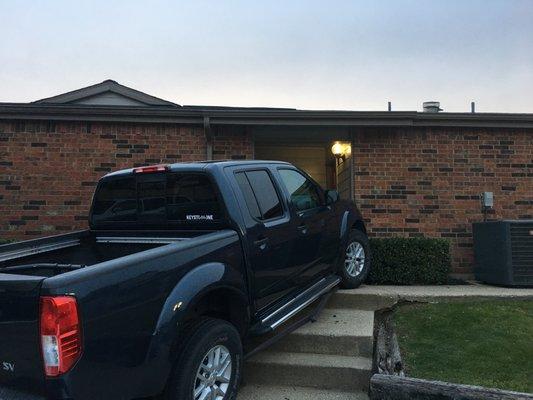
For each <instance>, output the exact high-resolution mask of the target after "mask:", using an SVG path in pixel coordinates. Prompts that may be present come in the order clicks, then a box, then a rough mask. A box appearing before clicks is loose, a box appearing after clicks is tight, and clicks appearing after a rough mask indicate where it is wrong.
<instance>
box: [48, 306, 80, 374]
mask: <svg viewBox="0 0 533 400" xmlns="http://www.w3.org/2000/svg"><path fill="white" fill-rule="evenodd" d="M41 346H42V352H43V359H44V370H45V374H46V376H58V375H61V374H64V373H65V372H67V371H69V370H70V369H71V368H72V367H73V366H74V364H75V363H76V361H78V359H79V358H80V355H81V326H80V319H79V314H78V305H77V303H76V299H75V298H74V297H71V296H57V297H41Z"/></svg>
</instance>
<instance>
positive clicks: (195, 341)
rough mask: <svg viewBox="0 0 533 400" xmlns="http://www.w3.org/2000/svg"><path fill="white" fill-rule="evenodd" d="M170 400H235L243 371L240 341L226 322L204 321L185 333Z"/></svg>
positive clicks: (235, 331) (171, 382)
mask: <svg viewBox="0 0 533 400" xmlns="http://www.w3.org/2000/svg"><path fill="white" fill-rule="evenodd" d="M183 337H184V339H185V341H184V343H183V347H182V349H183V350H182V354H181V356H180V357H179V360H178V362H177V363H176V366H175V368H174V372H173V375H172V377H171V379H170V381H169V384H168V388H167V399H168V400H233V399H235V397H236V395H237V389H238V386H239V381H240V377H241V369H242V365H241V364H242V344H241V338H240V335H239V333H238V332H237V330H236V329H235V328H234V327H233V325H231V324H229V323H228V322H226V321H222V320H218V319H214V318H205V319H202V320H199V321H198V322H196V323H195V324H194V325H192V326H191V327H190V328H189V329H188V330H187V332H186V333H185V334H184V336H183Z"/></svg>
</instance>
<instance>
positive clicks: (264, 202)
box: [235, 171, 283, 220]
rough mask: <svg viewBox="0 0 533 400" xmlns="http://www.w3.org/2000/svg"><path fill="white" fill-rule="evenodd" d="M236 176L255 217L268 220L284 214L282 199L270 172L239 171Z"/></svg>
mask: <svg viewBox="0 0 533 400" xmlns="http://www.w3.org/2000/svg"><path fill="white" fill-rule="evenodd" d="M235 178H236V179H237V183H238V184H239V187H240V188H241V190H242V192H243V195H244V198H245V200H246V205H247V206H248V210H250V214H251V215H252V216H253V217H254V218H257V219H259V220H268V219H273V218H277V217H281V216H282V215H283V208H282V206H281V201H280V199H279V196H278V193H277V192H276V189H275V188H274V184H273V183H272V180H271V179H270V175H268V172H266V171H246V172H238V173H236V174H235Z"/></svg>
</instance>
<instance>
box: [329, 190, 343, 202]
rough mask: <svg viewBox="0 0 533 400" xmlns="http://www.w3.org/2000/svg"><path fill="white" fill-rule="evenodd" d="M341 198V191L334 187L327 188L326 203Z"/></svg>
mask: <svg viewBox="0 0 533 400" xmlns="http://www.w3.org/2000/svg"><path fill="white" fill-rule="evenodd" d="M339 199H340V197H339V192H337V191H336V190H334V189H328V190H326V204H328V205H329V204H333V203H336V202H338V201H339Z"/></svg>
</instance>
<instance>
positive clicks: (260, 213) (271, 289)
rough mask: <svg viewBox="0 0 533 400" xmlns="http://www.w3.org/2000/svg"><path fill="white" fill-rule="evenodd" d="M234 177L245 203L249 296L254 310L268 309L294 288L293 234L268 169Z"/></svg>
mask: <svg viewBox="0 0 533 400" xmlns="http://www.w3.org/2000/svg"><path fill="white" fill-rule="evenodd" d="M235 178H236V181H237V184H238V186H239V189H240V192H241V194H242V196H243V199H244V201H245V203H246V210H243V211H244V212H245V213H246V211H247V213H246V216H247V217H248V216H249V217H251V219H250V221H249V222H247V240H248V248H249V257H250V260H249V261H250V268H251V272H252V279H251V280H252V282H251V283H252V286H253V289H252V293H253V296H254V301H255V306H256V309H257V310H261V309H264V308H265V307H268V306H269V305H271V304H272V303H274V302H275V301H276V300H279V299H280V298H281V297H283V296H285V295H287V294H288V293H289V292H290V291H291V290H294V288H295V287H296V286H297V282H296V281H294V280H293V279H292V278H293V276H294V275H295V266H294V265H292V264H291V263H290V256H291V252H292V246H293V244H294V243H293V240H294V236H295V232H293V230H292V229H291V226H290V218H289V214H288V210H287V209H286V207H285V206H284V205H283V202H282V201H281V198H282V197H281V196H280V193H279V192H278V189H277V188H276V186H275V185H274V183H273V180H272V177H271V172H269V170H267V169H257V170H246V171H238V172H236V173H235Z"/></svg>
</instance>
